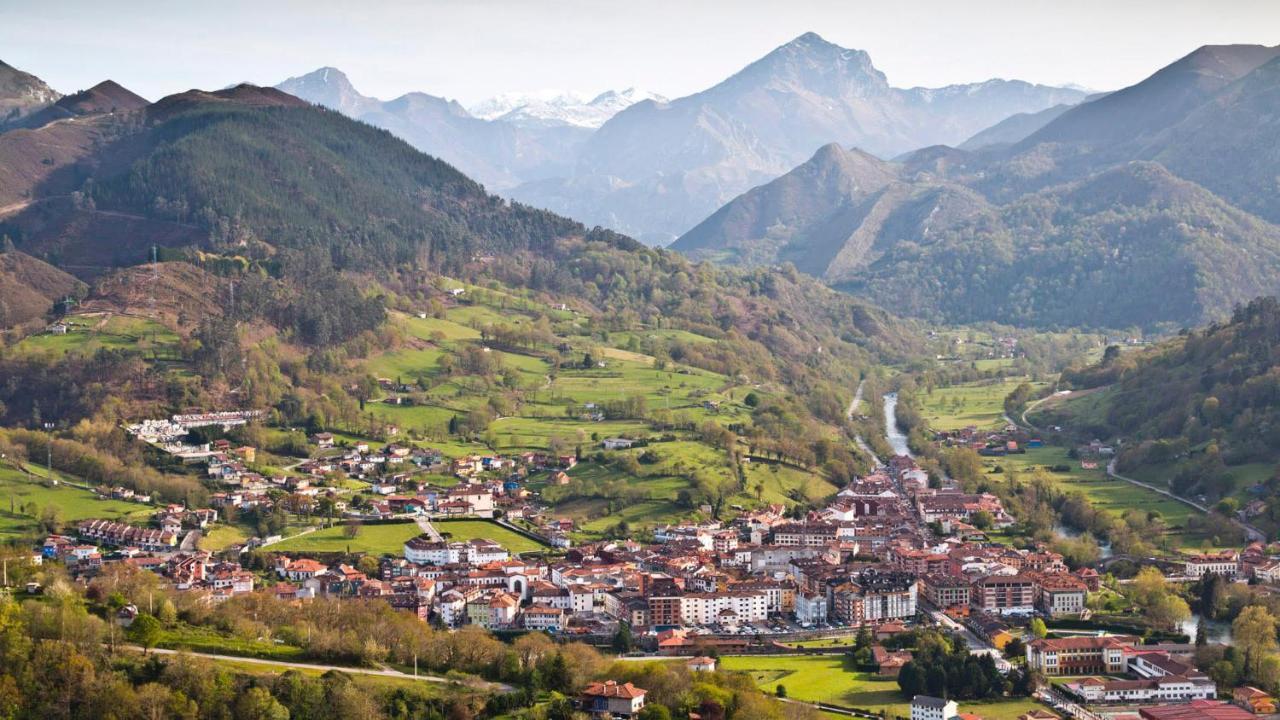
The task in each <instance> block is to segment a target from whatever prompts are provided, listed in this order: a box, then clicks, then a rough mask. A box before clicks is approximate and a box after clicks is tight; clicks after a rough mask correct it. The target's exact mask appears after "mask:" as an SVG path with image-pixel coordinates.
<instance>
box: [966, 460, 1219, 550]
mask: <svg viewBox="0 0 1280 720" xmlns="http://www.w3.org/2000/svg"><path fill="white" fill-rule="evenodd" d="M984 461H985V464H986V465H987V466H988V467H994V466H996V465H999V466H1000V467H1002V468H1004V469H1006V470H1012V471H1014V472H1021V471H1026V470H1030V469H1031V468H1034V467H1045V468H1048V467H1052V466H1054V465H1067V466H1069V467H1070V468H1071V470H1070V471H1069V472H1065V473H1062V472H1052V471H1051V472H1049V473H1048V474H1049V477H1051V478H1053V480H1054V483H1055V484H1056V485H1057V486H1058V487H1060V488H1062V489H1064V490H1068V491H1077V492H1081V493H1083V494H1084V496H1085V497H1086V498H1088V499H1089V502H1090V503H1091V504H1093V505H1094V506H1095V507H1098V508H1101V509H1104V510H1107V511H1109V512H1112V513H1115V514H1117V515H1119V514H1122V513H1123V512H1124V511H1125V510H1128V509H1130V508H1141V509H1142V510H1144V511H1150V510H1156V511H1158V512H1159V513H1160V515H1161V516H1162V517H1163V518H1164V521H1165V522H1166V523H1167V524H1168V525H1170V526H1176V527H1179V528H1181V527H1185V525H1186V523H1187V518H1188V517H1190V516H1191V515H1193V514H1197V513H1198V511H1197V510H1195V509H1194V508H1192V507H1190V506H1188V505H1185V504H1183V503H1180V502H1178V501H1176V500H1173V499H1170V498H1168V497H1165V496H1163V495H1160V494H1158V493H1155V492H1152V491H1150V490H1146V489H1144V488H1141V487H1139V486H1137V485H1132V484H1130V483H1127V482H1125V481H1123V480H1116V479H1114V478H1111V477H1108V476H1107V474H1106V473H1105V472H1103V471H1102V470H1101V469H1098V470H1084V469H1082V468H1081V467H1080V463H1079V461H1077V460H1072V459H1071V458H1069V457H1067V450H1066V448H1062V447H1043V448H1033V449H1031V450H1028V451H1027V452H1026V453H1025V454H1022V455H1008V456H1005V457H1000V458H984ZM1171 534H1172V535H1173V536H1174V537H1175V538H1176V539H1177V541H1178V543H1179V544H1180V545H1182V546H1197V547H1198V546H1199V545H1200V543H1202V542H1203V541H1204V539H1205V538H1204V537H1203V536H1201V535H1198V534H1192V533H1187V532H1182V531H1175V532H1173V533H1171Z"/></svg>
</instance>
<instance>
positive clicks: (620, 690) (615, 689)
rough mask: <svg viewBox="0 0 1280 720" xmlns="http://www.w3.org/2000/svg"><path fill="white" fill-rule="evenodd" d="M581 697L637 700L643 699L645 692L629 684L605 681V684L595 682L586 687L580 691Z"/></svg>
mask: <svg viewBox="0 0 1280 720" xmlns="http://www.w3.org/2000/svg"><path fill="white" fill-rule="evenodd" d="M582 694H583V695H591V696H593V697H606V698H626V699H632V698H639V697H644V694H645V691H644V690H641V689H640V688H638V687H636V686H635V685H632V684H631V683H623V684H621V685H619V684H618V681H617V680H606V681H605V682H602V683H600V682H595V683H591V684H590V685H588V686H587V689H586V690H583V691H582Z"/></svg>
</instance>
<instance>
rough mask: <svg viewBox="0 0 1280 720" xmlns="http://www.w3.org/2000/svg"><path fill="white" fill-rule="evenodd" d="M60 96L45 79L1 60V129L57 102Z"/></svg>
mask: <svg viewBox="0 0 1280 720" xmlns="http://www.w3.org/2000/svg"><path fill="white" fill-rule="evenodd" d="M59 97H61V95H59V94H58V92H57V91H56V90H54V89H53V88H51V87H49V86H48V85H47V84H46V83H45V81H43V80H41V79H40V78H38V77H36V76H35V75H32V74H31V73H27V72H23V71H21V70H19V69H17V68H15V67H13V66H12V65H9V64H7V63H5V62H3V61H0V130H2V129H4V128H5V127H6V126H9V125H12V124H13V123H15V122H17V121H19V120H21V119H22V118H24V117H26V116H28V115H30V114H32V113H34V112H37V111H38V110H40V109H41V108H44V107H47V106H49V105H51V104H53V103H54V102H57V100H58V98H59Z"/></svg>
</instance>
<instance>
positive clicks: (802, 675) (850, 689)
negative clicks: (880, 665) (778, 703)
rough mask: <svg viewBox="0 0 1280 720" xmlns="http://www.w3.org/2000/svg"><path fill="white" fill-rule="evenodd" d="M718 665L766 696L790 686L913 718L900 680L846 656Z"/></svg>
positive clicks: (1017, 706) (1006, 717) (1023, 705)
mask: <svg viewBox="0 0 1280 720" xmlns="http://www.w3.org/2000/svg"><path fill="white" fill-rule="evenodd" d="M720 667H721V668H722V669H724V670H737V671H742V672H746V673H748V674H749V675H751V678H752V679H753V680H754V681H755V683H756V685H757V686H758V687H759V688H760V689H761V690H764V691H765V692H773V691H774V690H775V688H777V686H778V684H779V683H781V684H782V685H785V686H786V688H787V696H788V697H791V698H795V699H797V700H810V701H818V702H829V703H832V704H835V705H844V706H846V707H855V708H861V709H865V710H869V711H871V712H876V713H878V712H881V711H884V712H885V713H887V715H888V716H889V717H894V716H901V717H908V716H910V715H911V707H910V704H909V703H910V698H907V697H904V696H903V695H902V692H901V691H900V689H899V688H898V682H897V681H896V680H893V679H883V678H879V677H876V676H875V675H873V674H870V673H864V672H858V671H856V670H854V669H853V665H852V661H851V659H850V658H849V657H847V656H845V655H821V656H777V655H774V656H767V655H766V656H747V655H735V656H728V657H722V658H720ZM1037 707H1042V706H1041V705H1040V704H1039V703H1036V702H1035V701H1033V700H1028V699H1024V698H1019V699H1008V700H1002V701H998V702H965V703H961V704H960V712H968V713H974V714H977V715H980V716H982V717H983V718H987V719H988V720H1012V719H1013V718H1016V717H1017V716H1019V715H1021V714H1023V713H1025V712H1027V711H1028V710H1032V709H1034V708H1037Z"/></svg>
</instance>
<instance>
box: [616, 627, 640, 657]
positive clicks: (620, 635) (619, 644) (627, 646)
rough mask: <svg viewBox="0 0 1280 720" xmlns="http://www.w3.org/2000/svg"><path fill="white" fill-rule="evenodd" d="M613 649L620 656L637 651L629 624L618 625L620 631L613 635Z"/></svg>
mask: <svg viewBox="0 0 1280 720" xmlns="http://www.w3.org/2000/svg"><path fill="white" fill-rule="evenodd" d="M612 645H613V649H614V651H615V652H617V653H619V654H626V653H629V652H631V651H632V650H634V649H635V646H636V641H635V638H634V637H632V635H631V626H630V625H628V624H627V623H624V622H620V623H618V631H617V632H615V633H614V634H613V642H612Z"/></svg>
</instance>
